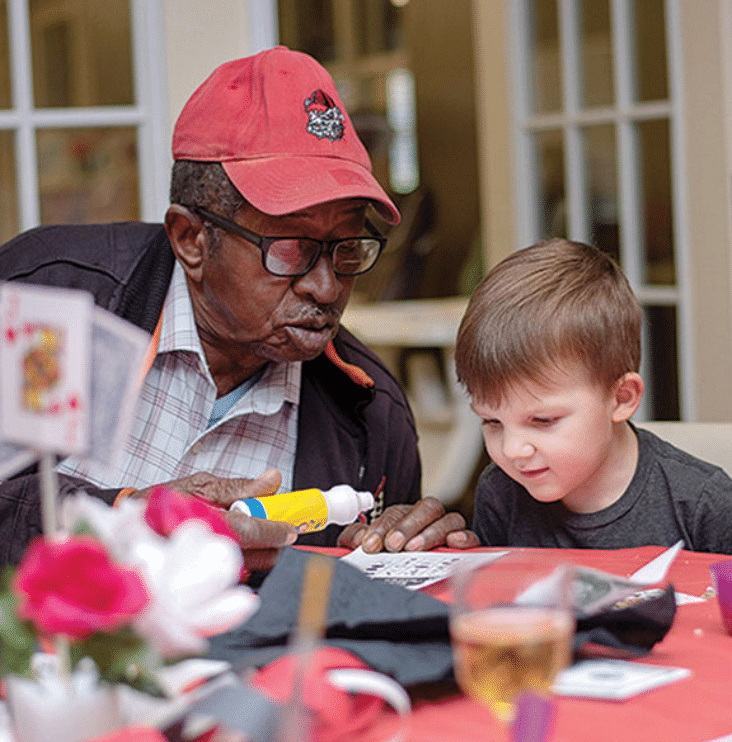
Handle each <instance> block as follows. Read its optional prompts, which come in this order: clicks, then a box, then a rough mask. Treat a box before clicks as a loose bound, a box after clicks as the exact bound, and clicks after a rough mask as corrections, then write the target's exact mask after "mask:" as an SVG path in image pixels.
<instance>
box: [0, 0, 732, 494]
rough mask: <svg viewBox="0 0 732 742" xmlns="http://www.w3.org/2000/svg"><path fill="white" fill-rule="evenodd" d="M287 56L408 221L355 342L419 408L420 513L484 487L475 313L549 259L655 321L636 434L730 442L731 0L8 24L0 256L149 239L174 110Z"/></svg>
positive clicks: (40, 14) (126, 8) (297, 7)
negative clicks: (327, 98) (272, 52)
mask: <svg viewBox="0 0 732 742" xmlns="http://www.w3.org/2000/svg"><path fill="white" fill-rule="evenodd" d="M277 43H281V44H285V45H287V46H289V47H291V48H293V49H299V50H302V51H305V52H308V53H309V54H312V55H313V56H314V57H315V58H316V59H318V60H319V61H320V62H321V63H322V64H324V65H325V66H326V67H327V68H328V69H329V70H330V72H331V73H332V75H333V77H334V78H335V80H336V83H337V85H338V87H339V90H340V93H341V96H342V98H343V100H344V103H345V105H346V107H347V108H348V110H349V113H350V115H351V117H352V119H353V121H354V125H355V126H356V127H357V129H358V130H359V132H360V134H361V137H362V139H363V140H364V142H365V143H366V145H367V147H368V149H369V151H370V154H371V157H372V160H373V164H374V171H375V173H376V174H377V177H378V178H379V180H380V181H381V183H382V185H383V186H384V187H385V188H386V189H387V190H388V191H389V192H390V193H391V194H393V197H394V199H395V201H396V202H397V203H398V204H399V206H400V208H401V211H402V214H403V220H402V222H401V223H400V224H399V225H398V226H397V227H395V228H393V229H392V230H391V231H390V232H389V244H388V246H387V249H386V251H385V253H384V255H383V257H382V259H381V261H380V263H379V264H378V265H377V268H376V269H375V270H374V271H373V272H372V273H370V274H368V275H366V276H364V277H362V278H361V279H359V281H358V283H357V287H356V291H355V293H354V298H353V301H352V304H351V306H350V308H349V310H348V312H347V314H346V316H345V318H344V321H345V323H346V324H347V325H348V326H349V327H351V328H352V329H353V330H354V332H356V333H357V334H359V335H360V336H361V337H362V338H363V339H364V340H365V341H366V342H367V343H369V344H370V345H372V346H374V347H375V348H376V349H377V350H378V351H379V352H380V353H381V354H382V356H383V357H384V359H385V361H386V362H387V363H388V364H389V365H390V366H391V367H392V368H393V369H394V371H395V373H397V374H398V375H399V377H400V379H401V380H402V381H403V382H404V384H405V385H406V387H407V389H408V391H409V394H410V397H411V399H412V401H413V404H414V409H415V415H416V417H417V421H418V424H419V427H420V438H421V446H422V450H423V455H424V459H425V490H426V492H427V493H429V494H436V495H438V496H440V497H441V498H442V499H443V500H445V501H446V502H449V503H453V502H461V503H462V502H463V500H464V494H465V492H470V491H471V488H472V484H471V482H472V478H473V477H474V475H475V472H476V471H477V470H478V469H479V468H480V467H481V466H482V465H483V463H484V461H483V460H482V458H481V450H482V448H481V444H480V437H479V430H478V427H477V422H476V421H475V420H473V419H472V416H471V414H470V413H469V410H468V409H467V401H466V400H465V398H464V396H463V395H462V393H461V390H460V389H459V388H458V387H457V386H456V384H455V381H454V376H453V371H452V344H453V341H454V334H455V331H456V328H457V324H458V323H459V320H460V317H461V315H462V310H463V309H464V306H465V301H466V297H467V296H469V294H470V292H471V291H472V289H473V288H474V286H475V285H476V283H477V282H478V281H479V280H480V278H481V276H482V275H483V274H484V272H485V270H486V268H487V267H489V266H492V265H493V264H495V263H496V262H497V261H498V260H500V259H501V258H502V257H504V256H505V255H506V254H508V253H509V252H511V251H512V250H514V249H517V248H519V247H523V246H525V245H528V244H530V243H531V242H534V241H536V240H537V239H540V238H544V237H548V236H554V235H556V236H566V237H569V238H572V239H579V240H583V241H588V242H593V243H595V244H597V245H598V246H599V247H601V248H602V249H604V250H607V251H608V252H609V253H611V254H612V255H613V256H615V257H616V258H617V259H618V260H619V261H620V262H621V264H622V266H623V268H624V269H625V271H626V273H627V275H628V276H629V278H630V281H631V283H632V285H633V287H634V289H635V290H636V292H637V293H638V296H639V298H640V299H641V302H642V304H643V306H644V310H645V325H644V359H643V369H642V371H643V375H644V377H645V379H646V382H647V386H648V392H647V394H646V396H645V398H644V403H643V407H642V409H641V410H640V412H639V414H638V416H637V417H638V419H641V420H679V419H681V420H690V421H691V420H708V421H730V420H732V394H731V393H730V391H731V389H730V387H731V382H730V379H731V377H732V373H731V372H732V270H731V267H730V258H731V256H732V232H731V229H732V226H731V225H732V220H731V219H730V216H731V209H730V205H731V203H732V201H731V195H732V177H731V175H732V168H731V166H730V165H731V160H732V141H731V138H732V0H637V1H634V0H451V2H445V1H444V0H206V1H205V2H203V1H196V0H116V2H114V3H109V2H106V0H0V240H2V241H4V240H6V239H9V238H10V237H12V236H13V235H14V234H16V233H17V232H18V231H20V230H23V229H27V228H29V227H32V226H35V225H37V224H49V223H58V222H103V221H117V220H137V219H141V220H145V221H160V220H161V219H162V216H163V214H164V212H165V208H166V205H167V191H168V176H169V168H170V164H171V159H170V133H171V130H172V125H173V123H174V121H175V118H176V117H177V115H178V112H179V111H180V108H181V107H182V105H183V103H184V102H185V100H186V98H187V97H188V96H189V95H190V93H191V92H192V91H193V90H194V88H195V87H196V86H197V85H198V84H199V83H200V82H201V81H202V80H203V79H204V78H205V77H206V76H207V75H208V74H209V73H210V72H211V70H212V69H213V68H214V67H215V66H217V65H218V64H220V63H221V62H224V61H226V60H228V59H232V58H235V57H240V56H246V55H248V54H251V53H254V52H256V51H259V50H260V49H263V48H267V47H270V46H273V45H275V44H277ZM382 226H383V227H384V229H385V230H386V225H382ZM0 260H2V253H0ZM461 507H462V505H461ZM465 507H469V505H467V506H465Z"/></svg>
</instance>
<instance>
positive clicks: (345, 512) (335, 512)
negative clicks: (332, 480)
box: [323, 484, 374, 526]
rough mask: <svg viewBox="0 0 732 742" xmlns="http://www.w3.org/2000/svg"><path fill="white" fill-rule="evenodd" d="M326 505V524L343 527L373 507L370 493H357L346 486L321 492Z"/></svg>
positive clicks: (338, 485) (372, 497)
mask: <svg viewBox="0 0 732 742" xmlns="http://www.w3.org/2000/svg"><path fill="white" fill-rule="evenodd" d="M323 497H325V501H326V503H328V522H329V523H337V524H338V525H341V526H344V525H347V524H348V523H353V521H354V520H356V518H358V516H359V514H360V513H363V512H364V511H366V510H371V508H373V507H374V496H373V495H372V494H371V493H370V492H357V491H356V490H355V489H353V487H351V486H350V485H348V484H337V485H336V486H335V487H331V488H330V489H329V490H327V491H326V492H323Z"/></svg>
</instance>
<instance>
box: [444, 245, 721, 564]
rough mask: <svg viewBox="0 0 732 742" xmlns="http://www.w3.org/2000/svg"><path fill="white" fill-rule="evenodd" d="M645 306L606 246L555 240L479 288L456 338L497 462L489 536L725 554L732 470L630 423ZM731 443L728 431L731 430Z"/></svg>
mask: <svg viewBox="0 0 732 742" xmlns="http://www.w3.org/2000/svg"><path fill="white" fill-rule="evenodd" d="M641 315H642V313H641V308H640V305H639V303H638V301H637V299H636V297H635V296H634V294H633V292H632V290H631V288H630V286H629V284H628V281H627V279H626V278H625V276H624V275H623V273H622V271H621V270H620V268H619V267H618V265H617V264H616V263H615V262H614V261H613V260H612V259H611V258H609V257H608V256H607V255H605V254H604V253H603V252H601V251H600V250H598V249H596V248H594V247H591V246H589V245H585V244H582V243H578V242H569V241H567V240H562V239H552V240H549V241H547V242H540V243H537V244H535V245H532V246H531V247H528V248H526V249H524V250H520V251H519V252H516V253H514V254H513V255H511V256H509V257H508V258H507V259H505V260H504V261H503V262H501V263H500V264H499V265H497V266H496V267H495V268H494V269H493V270H492V271H490V273H489V274H488V275H487V276H486V277H485V279H484V280H483V282H482V283H481V284H480V286H478V288H477V289H476V290H475V293H474V294H473V297H472V299H471V300H470V303H469V305H468V308H467V310H466V313H465V316H464V317H463V320H462V323H461V326H460V330H459V332H458V338H457V349H456V366H457V374H458V378H459V380H460V381H461V383H462V384H463V385H464V386H465V387H466V388H467V390H468V392H469V394H470V395H471V398H472V406H473V409H474V411H475V412H476V414H477V415H478V416H479V417H480V418H481V420H482V425H483V438H484V441H485V447H486V450H487V452H488V455H489V457H490V458H491V461H492V462H493V463H491V464H490V465H489V466H488V467H487V468H486V470H485V471H484V472H483V474H482V475H481V478H480V481H479V483H478V488H477V492H476V501H475V518H474V523H473V528H474V530H475V532H476V533H477V534H478V537H479V538H480V540H481V543H482V544H484V545H486V546H544V547H567V548H583V547H584V548H597V549H619V548H629V547H634V546H642V545H647V544H656V545H663V546H671V545H672V544H674V543H675V542H676V541H678V540H679V539H683V540H684V543H685V548H687V549H691V550H695V551H711V552H717V553H726V554H729V553H732V479H730V478H729V477H728V476H727V475H726V474H725V473H724V472H723V471H722V470H721V469H720V468H719V467H716V466H713V465H712V464H708V463H706V462H703V461H700V460H699V459H696V458H694V457H693V456H690V455H689V454H687V453H684V452H683V451H680V450H679V449H677V448H675V447H674V446H672V445H671V444H669V443H667V442H665V441H663V440H661V439H660V438H658V437H657V436H655V435H653V434H651V433H649V432H647V431H644V430H637V429H636V428H635V427H634V426H633V425H632V424H631V423H630V422H629V420H630V418H631V416H632V415H633V413H634V412H635V411H636V410H637V409H638V405H639V403H640V400H641V396H642V394H643V380H642V379H641V377H640V376H639V374H638V368H639V365H640V356H641V350H640V335H641ZM730 445H732V441H730Z"/></svg>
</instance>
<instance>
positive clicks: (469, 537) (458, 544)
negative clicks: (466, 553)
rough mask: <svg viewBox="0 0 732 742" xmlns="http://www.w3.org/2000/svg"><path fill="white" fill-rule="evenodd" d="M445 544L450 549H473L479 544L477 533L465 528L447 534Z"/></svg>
mask: <svg viewBox="0 0 732 742" xmlns="http://www.w3.org/2000/svg"><path fill="white" fill-rule="evenodd" d="M446 545H447V546H449V547H450V548H451V549H474V548H476V547H477V546H480V539H479V538H478V535H477V534H475V533H473V531H469V530H467V529H465V530H463V531H454V532H453V533H448V534H447V539H446Z"/></svg>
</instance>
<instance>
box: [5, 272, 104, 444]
mask: <svg viewBox="0 0 732 742" xmlns="http://www.w3.org/2000/svg"><path fill="white" fill-rule="evenodd" d="M92 310H93V299H92V296H91V294H88V293H86V292H83V291H74V290H71V289H55V288H48V287H45V286H32V285H28V284H20V283H6V284H3V285H2V286H0V363H1V364H2V374H0V413H1V415H0V438H2V439H3V440H5V441H9V442H12V443H19V444H23V445H26V446H29V447H31V448H33V449H35V450H36V451H47V452H54V453H57V452H58V453H81V452H83V451H85V450H86V449H87V447H88V442H89V417H90V415H89V412H90V404H89V402H90V394H89V392H90V383H89V382H90V361H91V320H92Z"/></svg>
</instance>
